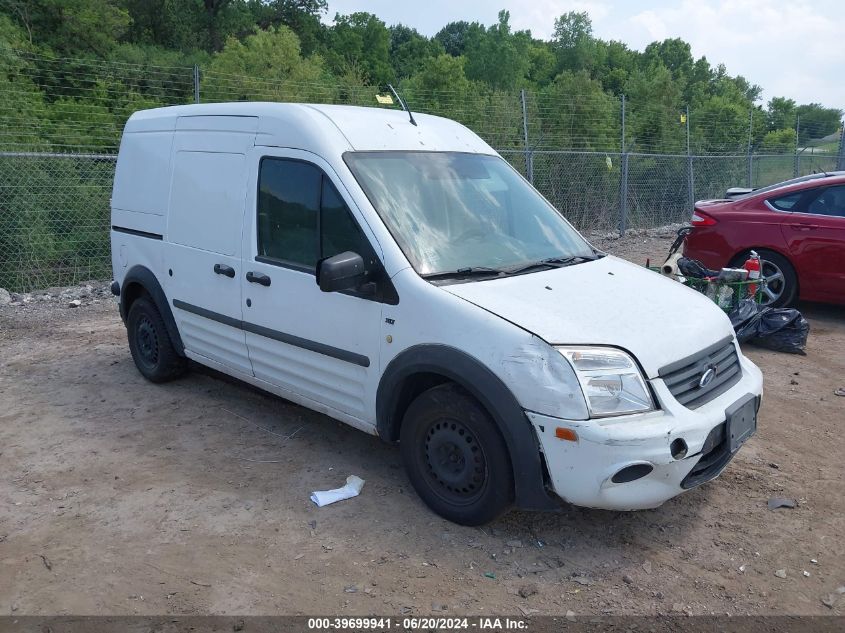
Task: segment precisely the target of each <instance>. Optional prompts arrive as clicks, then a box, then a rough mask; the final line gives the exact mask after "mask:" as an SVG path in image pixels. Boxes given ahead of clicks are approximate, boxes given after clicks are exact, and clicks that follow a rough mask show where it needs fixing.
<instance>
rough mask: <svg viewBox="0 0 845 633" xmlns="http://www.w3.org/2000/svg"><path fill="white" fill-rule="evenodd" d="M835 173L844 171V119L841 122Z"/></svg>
mask: <svg viewBox="0 0 845 633" xmlns="http://www.w3.org/2000/svg"><path fill="white" fill-rule="evenodd" d="M836 169H837V171H845V119H843V120H842V133H841V134H840V135H839V160H838V161H836Z"/></svg>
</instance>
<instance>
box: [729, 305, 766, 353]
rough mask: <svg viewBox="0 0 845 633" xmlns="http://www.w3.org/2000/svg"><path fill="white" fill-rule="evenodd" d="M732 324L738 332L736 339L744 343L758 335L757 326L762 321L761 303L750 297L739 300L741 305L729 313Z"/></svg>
mask: <svg viewBox="0 0 845 633" xmlns="http://www.w3.org/2000/svg"><path fill="white" fill-rule="evenodd" d="M728 318H729V319H730V320H731V325H733V326H734V331H735V332H736V340H738V341H739V342H740V343H744V342H745V341H747V340H748V339H750V338H753V337H755V336H756V335H757V327H758V325H759V323H760V304H758V303H757V302H756V301H754V299H752V298H751V297H748V298H746V299H743V300H742V301H740V302H739V305H738V306H737V307H736V308H734V309H733V311H732V312H731V313H730V314H729V315H728Z"/></svg>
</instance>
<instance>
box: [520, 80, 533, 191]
mask: <svg viewBox="0 0 845 633" xmlns="http://www.w3.org/2000/svg"><path fill="white" fill-rule="evenodd" d="M519 93H520V97H521V99H522V142H523V148H524V150H525V174H526V176H528V182H530V183H531V184H532V185H533V184H534V154H533V152H532V151H531V150H530V149H529V147H528V108H527V106H526V103H525V88H523V89H522V90H520V91H519Z"/></svg>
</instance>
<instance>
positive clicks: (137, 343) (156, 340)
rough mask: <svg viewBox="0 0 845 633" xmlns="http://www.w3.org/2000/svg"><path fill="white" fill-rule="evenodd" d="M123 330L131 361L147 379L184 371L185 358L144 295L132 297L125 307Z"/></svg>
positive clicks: (159, 379) (175, 375)
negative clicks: (125, 316)
mask: <svg viewBox="0 0 845 633" xmlns="http://www.w3.org/2000/svg"><path fill="white" fill-rule="evenodd" d="M126 333H127V337H128V339H129V351H130V352H131V353H132V360H134V361H135V366H136V367H137V368H138V371H140V372H141V375H142V376H144V378H146V379H147V380H150V381H152V382H166V381H168V380H173V379H174V378H178V377H179V376H181V375H182V374H183V373H184V372H185V369H186V367H187V361H186V359H185V358H184V357H182V356H180V355H179V354H178V352H177V351H176V349H175V348H174V347H173V343H172V342H171V341H170V335H169V334H168V333H167V327H166V326H165V324H164V319H162V318H161V314H160V313H159V311H158V308H157V307H156V305H155V304H154V303H153V302H152V301H151V300H150V299H149V298H148V297H141V298H139V299H136V300H135V302H134V303H133V304H132V307H131V308H129V315H128V316H127V318H126Z"/></svg>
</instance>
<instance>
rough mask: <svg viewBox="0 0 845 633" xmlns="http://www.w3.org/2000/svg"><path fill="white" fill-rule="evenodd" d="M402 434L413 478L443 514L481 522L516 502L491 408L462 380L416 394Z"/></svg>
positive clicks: (507, 458)
mask: <svg viewBox="0 0 845 633" xmlns="http://www.w3.org/2000/svg"><path fill="white" fill-rule="evenodd" d="M399 440H400V449H401V453H402V459H403V461H404V463H405V470H406V472H407V473H408V478H409V479H410V480H411V484H412V485H413V486H414V489H415V490H416V491H417V494H419V496H420V497H421V498H422V500H423V501H425V503H426V504H427V505H428V506H429V507H430V508H431V509H432V510H434V511H435V512H436V513H437V514H439V515H440V516H442V517H443V518H445V519H448V520H449V521H452V522H454V523H458V524H461V525H482V524H484V523H489V522H490V521H492V520H493V519H495V518H496V517H498V516H499V515H501V514H502V513H504V512H505V510H507V509H508V507H509V506H510V505H511V503H512V502H513V498H514V483H513V470H512V468H511V462H510V456H509V454H508V449H507V445H506V444H505V441H504V439H503V438H502V435H501V433H499V429H498V428H497V427H496V423H495V422H494V421H493V419H492V418H491V417H490V415H489V414H488V413H487V411H485V410H484V408H483V407H482V406H481V405H480V404H479V403H478V401H476V400H475V398H473V397H472V396H470V395H469V394H468V393H466V391H464V390H463V389H461V388H460V387H459V386H457V385H455V384H451V383H450V384H444V385H439V386H437V387H434V388H432V389H429V390H428V391H425V392H424V393H422V394H420V395H419V396H417V398H416V399H415V400H414V401H413V402H412V403H411V405H410V406H409V407H408V410H407V412H406V413H405V417H404V419H403V421H402V428H401V431H400V438H399Z"/></svg>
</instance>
